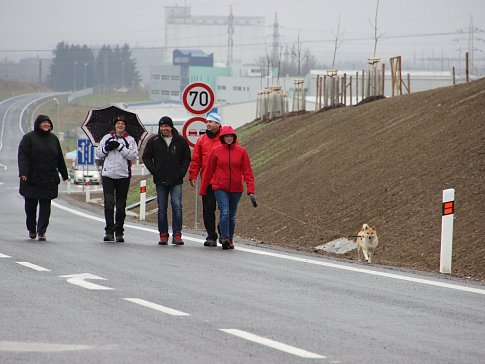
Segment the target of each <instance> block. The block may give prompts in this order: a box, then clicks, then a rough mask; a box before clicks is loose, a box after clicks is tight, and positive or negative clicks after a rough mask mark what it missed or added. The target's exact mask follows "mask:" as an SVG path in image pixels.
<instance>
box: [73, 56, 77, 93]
mask: <svg viewBox="0 0 485 364" xmlns="http://www.w3.org/2000/svg"><path fill="white" fill-rule="evenodd" d="M76 68H77V61H74V87H73V88H74V91H76V90H77V85H76V78H77V74H76V71H77V70H76Z"/></svg>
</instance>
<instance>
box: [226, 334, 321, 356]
mask: <svg viewBox="0 0 485 364" xmlns="http://www.w3.org/2000/svg"><path fill="white" fill-rule="evenodd" d="M219 330H220V331H223V332H226V333H228V334H231V335H234V336H237V337H240V338H242V339H245V340H249V341H252V342H255V343H257V344H261V345H264V346H268V347H270V348H273V349H276V350H280V351H284V352H285V353H288V354H292V355H296V356H299V357H301V358H305V359H325V358H326V356H323V355H320V354H315V353H312V352H310V351H306V350H303V349H299V348H296V347H294V346H291V345H286V344H283V343H280V342H278V341H274V340H271V339H267V338H265V337H262V336H258V335H254V334H251V333H250V332H247V331H242V330H238V329H219Z"/></svg>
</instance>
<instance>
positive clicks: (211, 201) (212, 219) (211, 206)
mask: <svg viewBox="0 0 485 364" xmlns="http://www.w3.org/2000/svg"><path fill="white" fill-rule="evenodd" d="M216 208H217V204H216V198H215V197H214V191H213V190H212V185H209V187H208V188H207V193H206V195H205V196H202V216H203V218H204V227H205V230H206V231H207V239H213V240H217V232H216Z"/></svg>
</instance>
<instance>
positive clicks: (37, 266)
mask: <svg viewBox="0 0 485 364" xmlns="http://www.w3.org/2000/svg"><path fill="white" fill-rule="evenodd" d="M17 263H18V264H20V265H23V266H25V267H27V268H31V269H34V270H37V271H39V272H50V271H51V270H50V269H47V268H44V267H41V266H40V265H36V264H33V263H30V262H17Z"/></svg>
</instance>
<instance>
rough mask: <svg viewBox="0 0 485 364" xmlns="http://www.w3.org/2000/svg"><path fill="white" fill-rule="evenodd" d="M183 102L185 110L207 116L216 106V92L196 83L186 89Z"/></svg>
mask: <svg viewBox="0 0 485 364" xmlns="http://www.w3.org/2000/svg"><path fill="white" fill-rule="evenodd" d="M182 101H183V103H184V106H185V108H186V109H187V110H188V111H189V112H191V113H192V114H197V115H201V114H205V113H207V112H208V111H210V110H211V109H212V106H214V92H213V91H212V89H211V88H210V86H209V85H207V84H205V83H202V82H194V83H191V84H190V85H187V87H186V88H185V90H184V92H183V96H182Z"/></svg>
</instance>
